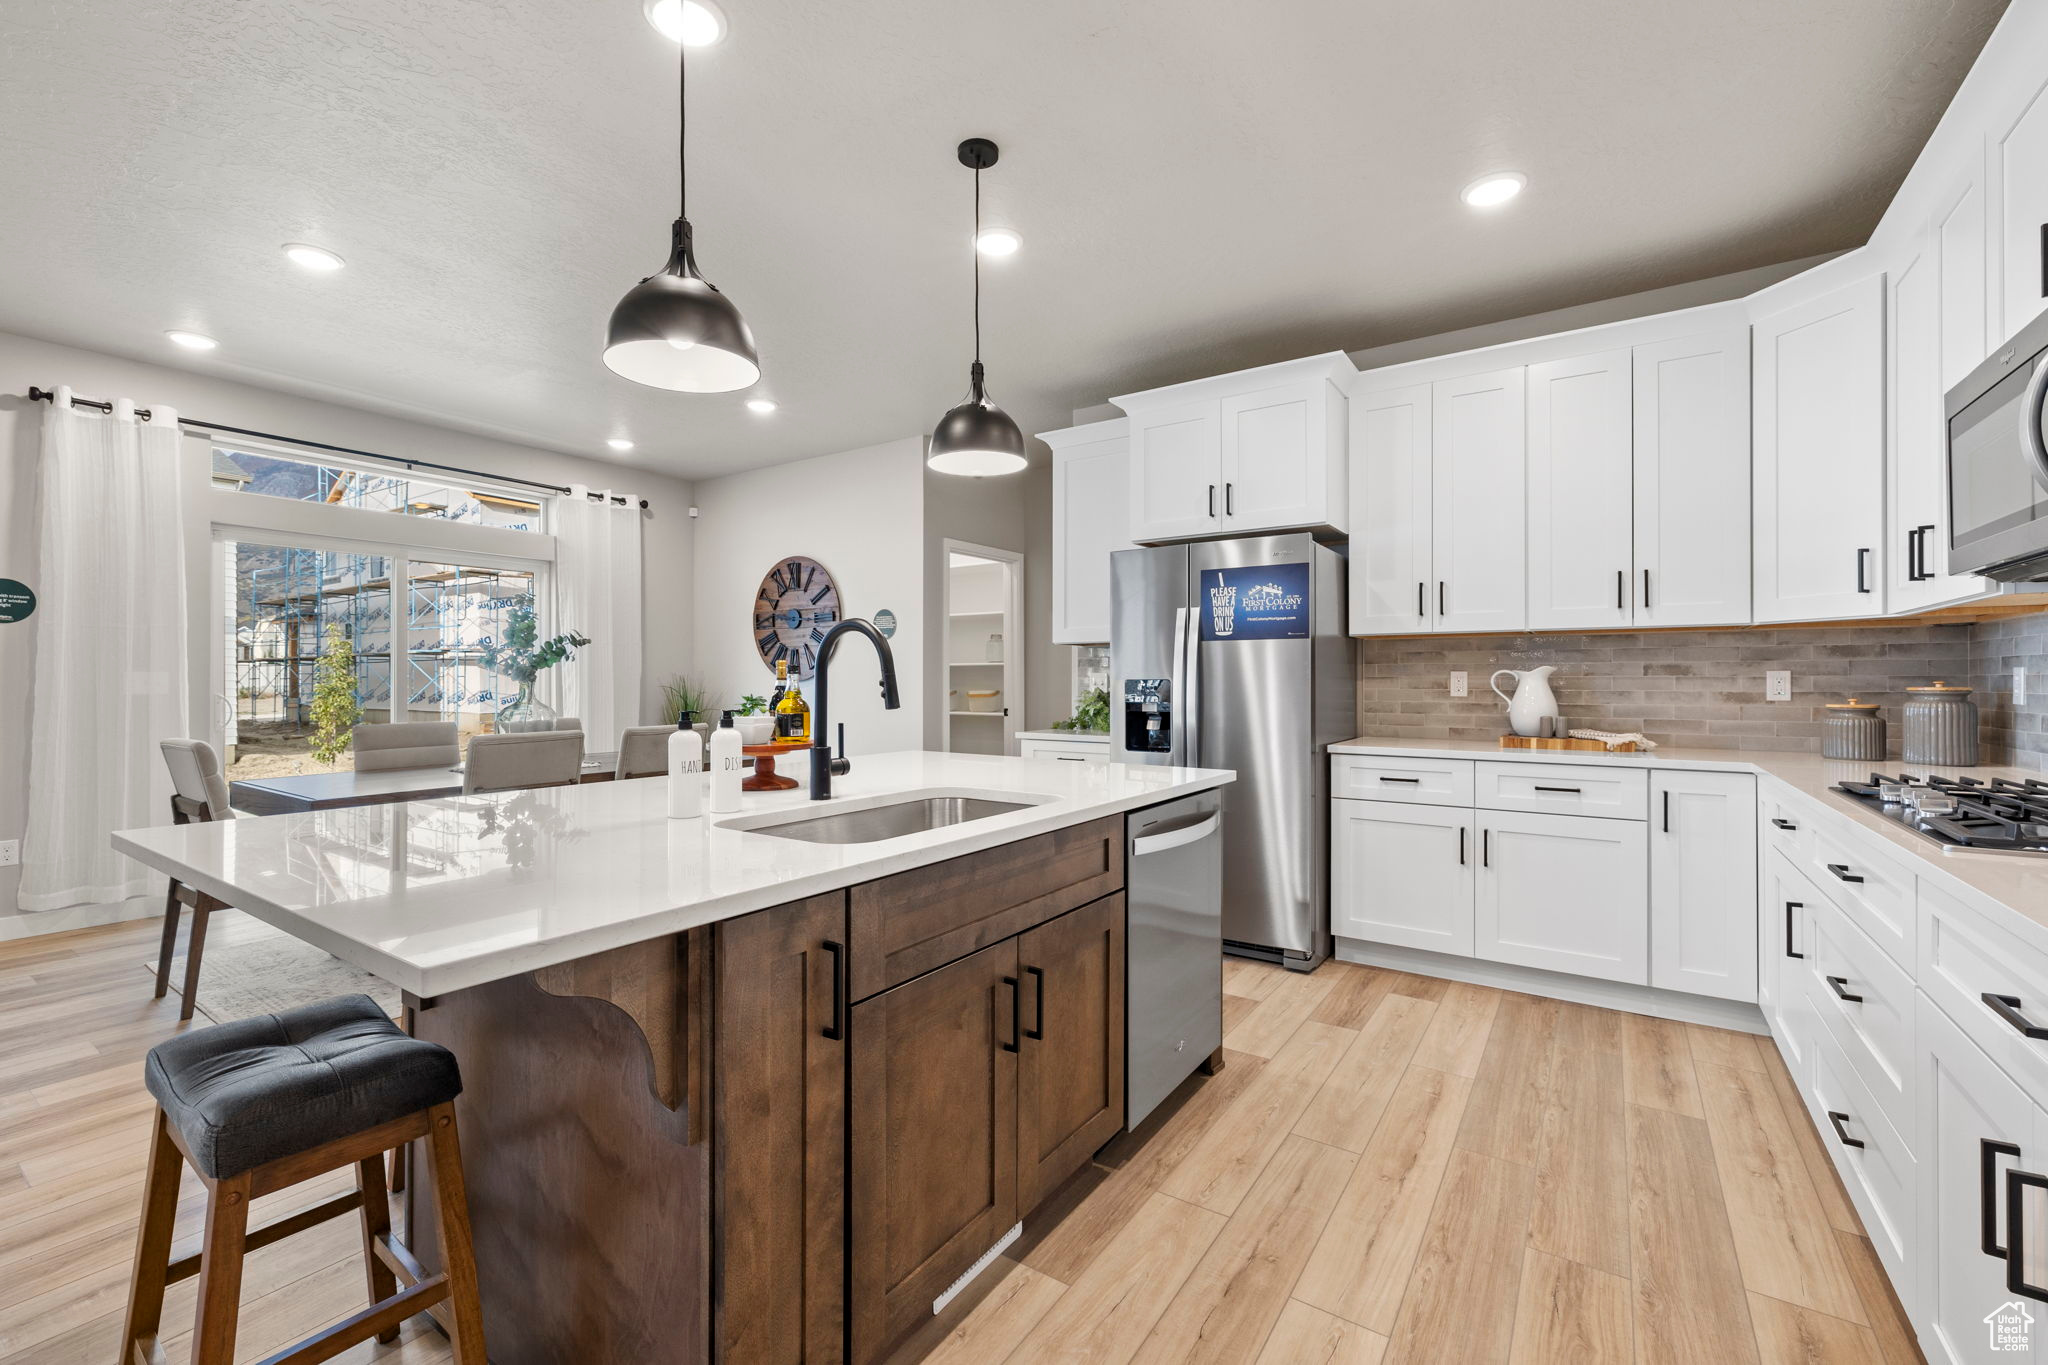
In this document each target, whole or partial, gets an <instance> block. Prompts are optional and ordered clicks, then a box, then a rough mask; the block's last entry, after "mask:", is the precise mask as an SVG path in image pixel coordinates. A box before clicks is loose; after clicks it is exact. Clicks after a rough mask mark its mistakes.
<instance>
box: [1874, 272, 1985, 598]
mask: <svg viewBox="0 0 2048 1365" xmlns="http://www.w3.org/2000/svg"><path fill="white" fill-rule="evenodd" d="M1940 248H1941V243H1940V240H1939V238H1938V237H1937V236H1936V235H1935V234H1933V233H1932V232H1930V233H1929V234H1927V235H1926V236H1925V237H1923V238H1920V239H1918V240H1916V241H1915V242H1914V244H1913V246H1912V247H1911V249H1910V253H1909V254H1908V255H1907V256H1905V257H1904V258H1903V259H1902V260H1901V261H1900V262H1899V264H1898V267H1897V268H1896V269H1894V270H1893V271H1891V272H1890V273H1889V275H1888V279H1889V281H1890V296H1889V301H1890V307H1889V308H1887V309H1886V317H1885V326H1886V331H1887V334H1888V338H1889V345H1888V346H1887V347H1886V348H1885V349H1886V358H1887V364H1888V367H1889V369H1888V375H1887V379H1888V382H1887V384H1886V386H1885V389H1886V396H1887V398H1888V400H1889V403H1890V413H1889V430H1888V437H1889V439H1888V442H1887V445H1888V448H1889V451H1890V458H1889V459H1888V461H1887V470H1888V475H1889V494H1890V496H1889V497H1888V499H1887V503H1888V511H1889V525H1890V535H1891V539H1890V541H1889V543H1888V544H1887V546H1886V549H1885V560H1886V562H1887V565H1888V567H1887V570H1886V594H1887V595H1886V599H1885V607H1886V610H1887V611H1889V612H1892V613H1894V614H1897V613H1900V612H1911V611H1924V610H1926V609H1928V608H1930V607H1935V606H1941V605H1943V604H1945V603H1949V602H1954V601H1958V600H1961V599H1963V598H1966V597H1972V596H1975V595H1977V594H1979V593H1981V592H1982V591H1984V580H1983V579H1981V578H1975V577H1966V578H1951V577H1950V576H1949V575H1948V574H1947V572H1946V571H1945V570H1946V566H1947V563H1948V475H1947V446H1948V428H1947V423H1946V422H1945V421H1944V420H1943V417H1942V412H1943V398H1944V390H1943V385H1942V371H1943V354H1944V352H1945V351H1948V350H1950V349H1952V348H1951V347H1950V345H1949V343H1948V341H1947V340H1946V338H1944V336H1943V335H1942V331H1943V328H1944V327H1945V326H1946V324H1947V321H1948V316H1949V312H1950V307H1949V301H1948V299H1947V297H1946V292H1947V291H1946V289H1945V288H1944V285H1943V281H1942V261H1941V249H1940ZM1972 321H1973V319H1971V318H1969V317H1968V316H1967V315H1965V316H1964V317H1963V318H1962V319H1961V320H1960V325H1961V326H1963V327H1964V328H1965V330H1966V331H1967V330H1968V329H1969V328H1970V325H1971V322H1972ZM1978 335H1980V336H1981V331H1979V332H1978ZM1953 349H1957V350H1967V349H1968V347H1967V343H1965V342H1960V341H1959V342H1957V343H1956V345H1955V347H1954V348H1953Z"/></svg>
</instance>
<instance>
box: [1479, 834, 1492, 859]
mask: <svg viewBox="0 0 2048 1365" xmlns="http://www.w3.org/2000/svg"><path fill="white" fill-rule="evenodd" d="M1479 865H1480V866H1481V867H1492V866H1493V831H1492V830H1490V829H1482V830H1480V831H1479Z"/></svg>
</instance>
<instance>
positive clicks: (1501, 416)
mask: <svg viewBox="0 0 2048 1365" xmlns="http://www.w3.org/2000/svg"><path fill="white" fill-rule="evenodd" d="M1522 394H1523V375H1522V371H1521V369H1520V368H1519V367H1517V368H1515V369H1510V370H1497V371H1495V372H1494V373H1492V374H1482V375H1474V376H1472V377H1470V378H1467V379H1445V380H1438V381H1437V383H1436V384H1434V385H1433V386H1432V392H1431V395H1430V397H1431V405H1430V406H1431V413H1430V426H1431V437H1432V440H1431V460H1430V485H1431V497H1430V510H1431V517H1430V526H1431V532H1430V539H1431V547H1430V548H1431V558H1432V566H1433V567H1434V569H1435V574H1434V577H1435V579H1436V582H1435V584H1434V587H1433V591H1434V593H1435V596H1436V606H1437V608H1438V611H1437V614H1436V616H1435V617H1434V618H1433V621H1432V628H1433V629H1436V630H1440V631H1489V630H1520V629H1521V628H1522V627H1523V625H1524V624H1525V623H1526V621H1527V620H1528V609H1527V604H1526V602H1525V601H1524V593H1523V585H1524V582H1525V581H1526V576H1527V567H1526V565H1525V563H1524V560H1523V546H1524V544H1525V541H1526V536H1525V535H1524V531H1523V526H1524V519H1525V518H1524V507H1523V487H1524V478H1523V475H1524V470H1523V459H1522V443H1523V438H1524V432H1523V425H1522V422H1523V413H1522Z"/></svg>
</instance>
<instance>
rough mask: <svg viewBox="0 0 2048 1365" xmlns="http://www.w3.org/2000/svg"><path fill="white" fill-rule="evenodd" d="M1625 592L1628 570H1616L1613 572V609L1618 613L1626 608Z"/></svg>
mask: <svg viewBox="0 0 2048 1365" xmlns="http://www.w3.org/2000/svg"><path fill="white" fill-rule="evenodd" d="M1627 592H1628V570H1627V569H1616V570H1615V571H1614V609H1615V610H1616V611H1620V610H1622V609H1623V608H1625V607H1626V606H1628V599H1627V597H1626V596H1625V594H1626V593H1627Z"/></svg>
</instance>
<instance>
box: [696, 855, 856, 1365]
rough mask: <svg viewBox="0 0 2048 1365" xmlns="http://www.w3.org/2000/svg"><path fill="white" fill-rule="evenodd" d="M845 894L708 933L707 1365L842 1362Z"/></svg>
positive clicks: (748, 918)
mask: <svg viewBox="0 0 2048 1365" xmlns="http://www.w3.org/2000/svg"><path fill="white" fill-rule="evenodd" d="M845 945H846V893H845V892H843V891H836V892H833V893H832V894H830V895H825V896H816V897H813V898H812V899H810V900H807V901H799V902H797V903H795V904H793V905H783V906H778V907H776V908H775V909H772V910H763V911H761V912H759V913H758V914H753V915H743V916H741V917H740V918H738V919H734V920H728V921H726V922H725V923H724V924H721V925H720V926H719V927H718V954H717V962H718V966H717V971H718V991H717V998H718V1022H717V1026H716V1027H717V1039H716V1047H717V1062H716V1066H715V1075H716V1077H717V1080H716V1082H715V1094H714V1107H715V1111H716V1132H715V1134H714V1142H715V1145H716V1150H717V1153H718V1159H717V1165H716V1175H715V1179H714V1191H715V1194H714V1197H715V1200H716V1205H715V1213H714V1218H715V1221H716V1228H715V1232H716V1235H717V1237H718V1240H719V1246H720V1248H721V1255H720V1257H719V1262H718V1264H719V1293H718V1295H717V1297H716V1302H717V1327H716V1331H717V1339H718V1352H717V1357H716V1358H717V1359H718V1360H719V1361H720V1362H722V1363H723V1365H838V1362H840V1361H843V1360H844V1359H845V1357H846V1320H845V1302H844V1300H845V1278H846V1263H845V1255H846V1253H845V1239H846V1213H845V1210H846V1202H845V1201H846V1061H847V1058H846V1051H847V1043H846V1037H847V1025H848V1020H847V1007H846V1006H847V1001H846V967H845V963H846V947H845Z"/></svg>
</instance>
